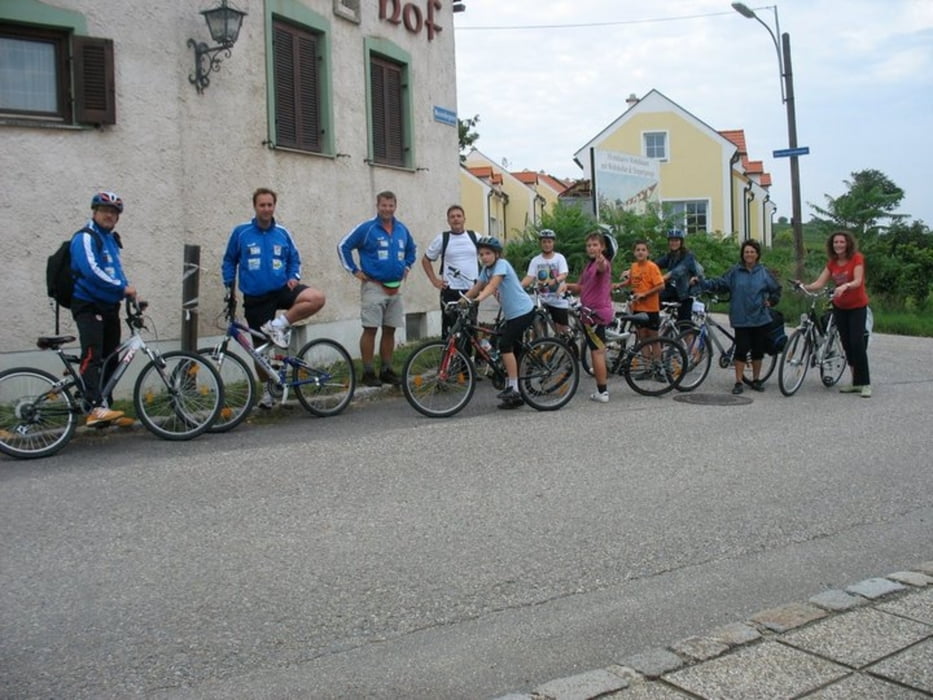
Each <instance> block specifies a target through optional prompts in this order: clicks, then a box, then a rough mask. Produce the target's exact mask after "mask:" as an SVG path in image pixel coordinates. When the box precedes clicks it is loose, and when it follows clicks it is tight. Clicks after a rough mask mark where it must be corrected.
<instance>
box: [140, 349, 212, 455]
mask: <svg viewBox="0 0 933 700" xmlns="http://www.w3.org/2000/svg"><path fill="white" fill-rule="evenodd" d="M133 404H134V405H135V406H136V415H137V417H138V418H139V420H140V421H142V424H143V425H144V426H146V428H147V429H148V430H149V431H150V432H152V433H154V434H155V435H158V436H159V437H160V438H163V439H165V440H190V439H191V438H195V437H197V436H198V435H200V434H201V433H203V432H204V431H206V430H208V429H209V428H210V427H211V426H212V425H213V424H214V421H216V420H217V417H218V416H219V415H220V412H221V410H222V409H223V406H224V387H223V381H222V380H221V378H220V374H219V373H218V372H217V370H216V369H214V364H213V362H211V361H210V360H209V359H207V358H205V357H202V356H201V355H196V354H194V353H191V352H185V351H184V350H175V351H173V352H167V353H164V354H163V355H162V356H161V357H159V358H156V359H155V360H153V361H152V362H150V363H149V364H147V365H146V366H145V367H143V369H142V371H141V372H140V373H139V378H138V379H137V380H136V387H135V388H134V390H133Z"/></svg>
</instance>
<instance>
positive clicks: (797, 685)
mask: <svg viewBox="0 0 933 700" xmlns="http://www.w3.org/2000/svg"><path fill="white" fill-rule="evenodd" d="M804 697H806V698H819V699H820V700H832V699H834V698H839V699H843V698H844V699H846V700H850V699H852V698H865V699H866V700H868V699H869V698H870V699H872V700H877V699H881V698H892V699H893V698H898V699H900V698H924V697H933V561H928V562H926V563H923V564H920V565H918V566H915V567H913V568H911V569H909V570H905V571H898V572H895V573H891V574H888V575H887V576H883V577H879V578H870V579H867V580H864V581H859V582H857V583H854V584H852V585H850V586H848V587H846V588H845V589H844V590H828V591H823V592H822V593H819V594H817V595H814V596H813V597H812V598H810V599H809V600H807V601H804V602H795V603H789V604H787V605H784V606H782V607H778V608H773V609H770V610H762V611H761V612H759V613H757V614H755V615H752V616H751V617H750V618H749V619H748V620H744V621H742V622H735V623H733V624H729V625H725V626H723V627H719V628H717V629H713V630H709V631H708V632H705V633H702V634H698V635H697V636H694V637H688V638H686V639H681V640H678V641H676V642H673V643H671V644H670V645H668V646H667V647H666V648H659V649H650V650H647V651H645V652H643V653H639V654H635V655H633V656H630V657H628V658H624V659H619V662H618V663H617V664H615V665H612V666H609V667H607V668H602V669H597V670H593V671H588V672H586V673H581V674H578V675H575V676H570V677H567V678H558V679H556V680H552V681H549V682H547V683H544V684H543V685H540V686H538V687H537V688H534V689H533V690H532V691H531V692H530V693H511V694H508V695H504V696H501V698H499V700H590V699H592V698H612V699H614V700H677V699H680V698H742V700H755V699H757V698H761V699H762V700H771V699H773V698H804Z"/></svg>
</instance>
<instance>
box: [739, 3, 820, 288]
mask: <svg viewBox="0 0 933 700" xmlns="http://www.w3.org/2000/svg"><path fill="white" fill-rule="evenodd" d="M770 7H771V9H773V10H774V26H775V28H776V29H777V30H778V32H780V31H781V26H780V24H779V23H778V14H777V5H771V6H770ZM732 9H733V10H735V11H736V12H738V13H739V14H740V15H742V16H743V17H747V18H749V19H754V20H757V21H758V23H759V24H760V25H761V26H762V27H764V28H765V29H767V30H768V34H769V35H770V36H771V41H773V42H774V48H775V50H776V51H777V57H778V70H779V71H780V74H781V79H782V83H781V99H782V100H783V102H784V104H785V106H786V107H787V145H788V147H789V149H791V150H795V149H796V148H797V111H796V108H795V106H794V73H793V71H792V69H791V60H790V34H788V33H787V32H784V34H781V43H780V44H779V43H778V39H777V35H776V34H775V33H774V32H773V31H771V27H770V26H768V24H767V23H765V22H763V21H762V20H761V18H760V17H759V16H758V15H757V14H755V11H754V10H752V9H751V8H750V7H748V5H746V4H745V3H742V2H734V3H732ZM790 197H791V228H792V230H793V232H794V255H795V259H796V262H797V279H803V277H804V274H803V272H804V271H803V260H804V250H803V214H802V212H801V206H800V162H799V160H798V157H797V156H796V155H791V156H790Z"/></svg>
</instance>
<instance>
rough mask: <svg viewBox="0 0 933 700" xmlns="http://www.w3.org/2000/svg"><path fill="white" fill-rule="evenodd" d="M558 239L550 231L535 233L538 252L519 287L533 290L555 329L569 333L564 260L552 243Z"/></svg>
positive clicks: (565, 261)
mask: <svg viewBox="0 0 933 700" xmlns="http://www.w3.org/2000/svg"><path fill="white" fill-rule="evenodd" d="M556 239H557V234H555V233H554V232H553V231H552V230H551V229H549V228H544V229H541V231H539V232H538V245H540V246H541V252H540V253H538V255H536V256H534V257H533V258H532V259H531V262H530V263H528V272H527V273H525V278H524V279H523V280H522V287H525V288H526V289H527V288H528V287H534V288H535V290H536V291H537V293H538V295H539V296H540V297H541V301H542V303H543V304H544V305H545V306H546V307H547V310H548V313H549V314H551V319H553V321H554V327H555V328H556V329H557V331H558V332H559V333H566V332H567V330H568V326H567V324H568V318H567V309H568V308H569V307H570V302H568V301H567V300H566V299H564V297H563V294H564V292H565V291H567V287H566V286H565V284H564V283H565V282H566V280H567V273H568V272H569V268H568V267H567V259H566V258H565V257H564V256H563V255H561V254H560V253H558V252H556V251H555V250H554V241H555V240H556Z"/></svg>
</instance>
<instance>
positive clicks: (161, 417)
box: [0, 299, 224, 459]
mask: <svg viewBox="0 0 933 700" xmlns="http://www.w3.org/2000/svg"><path fill="white" fill-rule="evenodd" d="M146 306H147V304H146V303H145V302H139V303H137V302H136V301H135V300H133V299H127V300H126V323H127V325H128V326H129V327H130V336H129V338H127V339H126V340H124V341H123V342H122V343H121V344H120V346H119V347H118V348H117V349H116V350H115V351H114V352H113V353H112V354H111V355H110V356H109V357H108V358H107V359H106V360H105V363H106V362H108V361H111V360H113V358H116V359H115V361H116V368H115V369H114V371H113V373H112V374H111V375H110V378H109V379H108V380H107V381H106V382H105V383H103V386H102V387H101V389H100V395H101V396H110V395H111V394H112V393H113V390H114V389H115V388H116V386H117V384H118V383H119V381H120V379H122V378H123V376H124V375H125V374H126V371H127V369H128V367H129V364H130V362H132V361H133V358H134V357H136V356H137V355H138V354H139V353H140V352H142V353H143V354H144V355H146V357H148V358H149V362H148V363H147V364H146V365H145V367H143V368H142V371H141V372H140V373H139V376H138V377H137V379H136V384H135V386H134V388H133V405H134V407H135V409H136V415H137V417H138V418H139V420H140V422H142V424H143V425H144V426H145V427H146V428H147V429H148V430H149V431H150V432H152V433H154V434H155V435H158V436H159V437H160V438H164V439H166V440H190V439H191V438H194V437H197V436H198V435H200V434H201V433H203V432H204V431H206V430H207V429H209V428H210V427H211V425H212V424H213V422H214V421H215V420H216V419H217V417H218V415H219V414H220V410H221V407H222V406H223V402H224V394H223V382H222V381H221V378H220V375H219V374H218V372H217V370H216V369H215V368H214V366H213V364H212V363H211V362H209V361H207V360H205V359H204V358H203V357H201V356H199V355H197V354H195V353H190V352H185V351H182V350H176V351H171V352H165V353H160V352H159V351H158V350H156V349H155V348H153V347H151V346H149V344H147V343H146V341H145V340H144V339H143V337H142V335H141V331H142V330H144V329H146V326H145V319H144V318H143V311H145V309H146ZM74 340H75V337H74V336H72V335H54V336H43V337H40V338H39V339H38V340H37V341H36V344H37V345H38V347H39V348H41V349H42V350H52V351H54V352H55V353H56V354H57V355H58V357H59V359H60V360H61V361H62V364H63V365H64V367H65V371H64V377H63V378H59V377H56V376H55V375H53V374H51V373H49V372H46V371H44V370H41V369H30V368H28V367H17V368H15V369H8V370H6V371H4V372H0V451H2V452H3V453H4V454H8V455H10V456H11V457H17V458H20V459H30V458H34V457H48V456H50V455H53V454H55V453H56V452H58V451H59V450H60V449H61V448H62V447H64V446H65V445H66V444H67V443H68V441H69V440H71V438H72V436H73V435H74V433H75V429H76V428H77V424H78V417H79V416H82V415H87V414H88V413H90V412H91V410H92V409H93V406H92V405H91V404H90V402H89V401H88V400H87V398H86V397H87V386H86V384H85V383H84V378H83V377H82V376H81V374H80V372H79V371H78V370H77V367H78V365H79V364H80V363H81V358H80V357H78V356H77V355H70V354H68V353H66V352H65V350H64V349H63V348H62V346H63V345H67V344H68V343H71V342H74ZM101 379H102V380H103V377H101Z"/></svg>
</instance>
